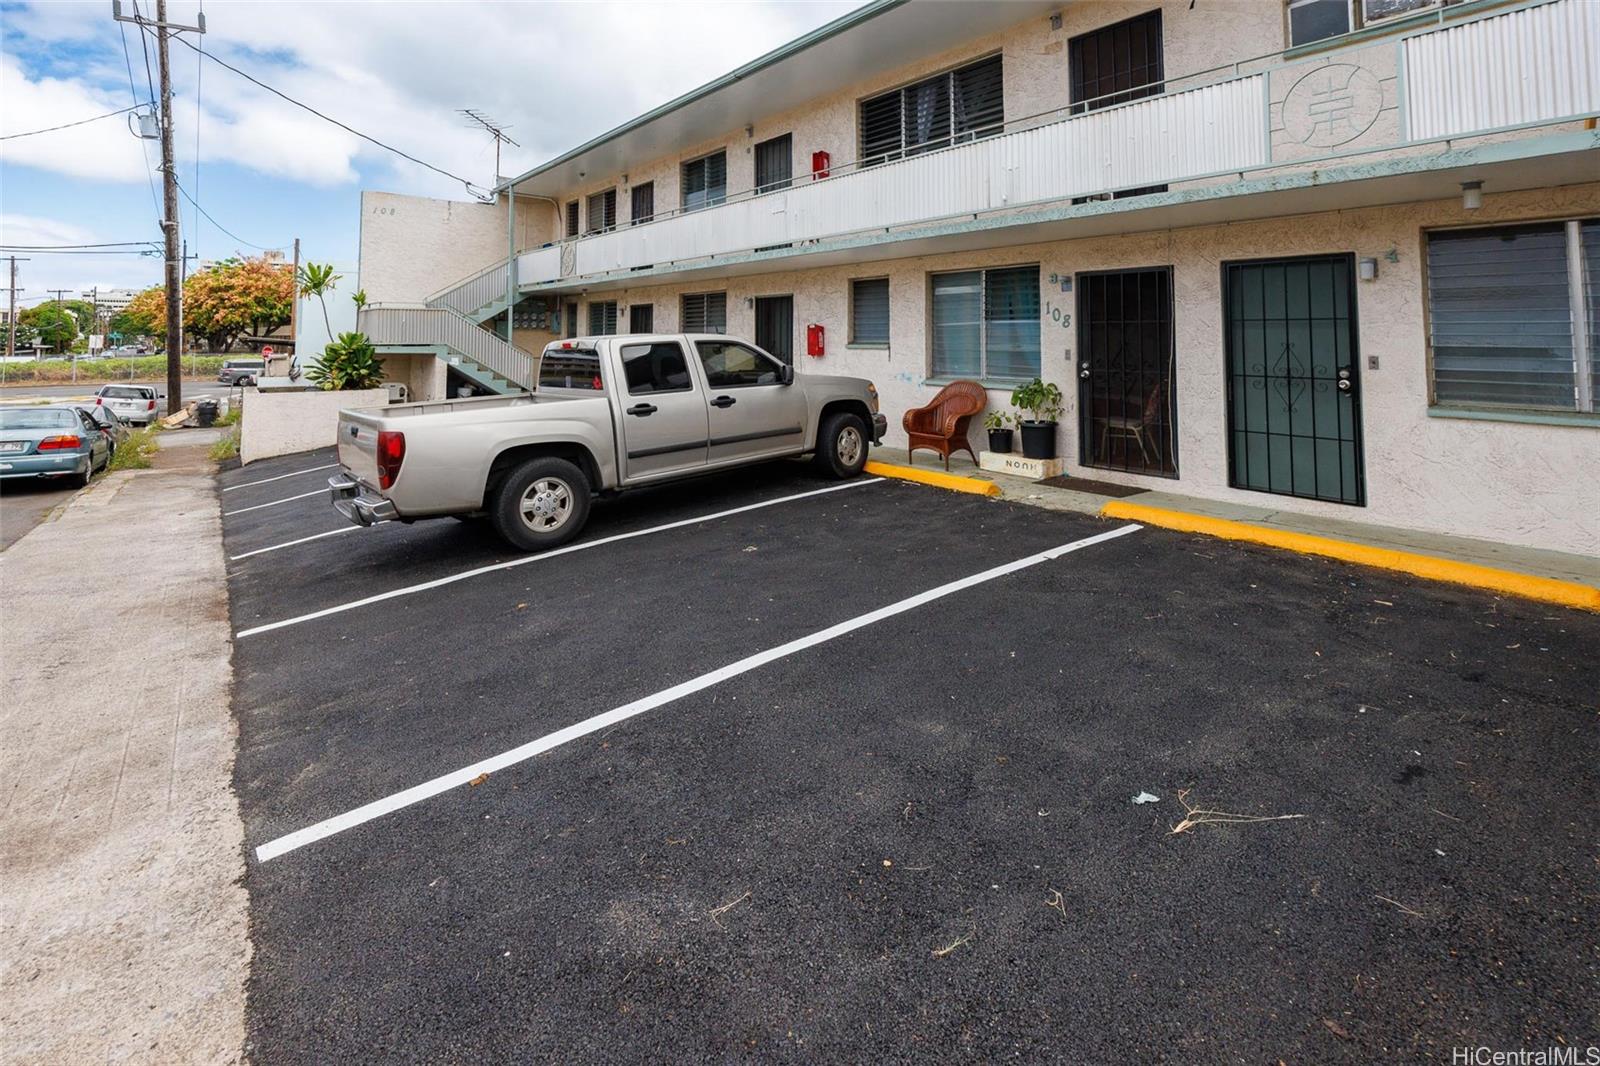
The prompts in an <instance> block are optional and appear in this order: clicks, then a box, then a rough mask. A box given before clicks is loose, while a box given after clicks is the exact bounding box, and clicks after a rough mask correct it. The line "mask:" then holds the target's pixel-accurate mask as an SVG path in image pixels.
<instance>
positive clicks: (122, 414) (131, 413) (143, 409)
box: [94, 385, 167, 426]
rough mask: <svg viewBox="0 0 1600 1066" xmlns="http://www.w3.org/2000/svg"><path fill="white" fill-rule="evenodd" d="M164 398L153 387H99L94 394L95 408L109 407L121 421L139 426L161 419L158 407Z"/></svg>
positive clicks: (161, 393)
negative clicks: (135, 423)
mask: <svg viewBox="0 0 1600 1066" xmlns="http://www.w3.org/2000/svg"><path fill="white" fill-rule="evenodd" d="M166 398H167V394H166V393H164V392H162V391H161V390H160V389H158V388H156V387H155V386H154V385H101V386H100V389H99V391H98V392H96V393H95V394H94V402H95V405H96V406H99V407H109V408H111V413H112V414H114V415H116V416H117V417H119V418H121V419H122V420H123V421H125V422H137V423H138V424H139V425H141V426H146V425H149V424H150V423H151V422H154V421H155V420H156V419H158V418H160V417H161V412H160V411H159V410H158V406H159V404H160V401H162V400H164V399H166Z"/></svg>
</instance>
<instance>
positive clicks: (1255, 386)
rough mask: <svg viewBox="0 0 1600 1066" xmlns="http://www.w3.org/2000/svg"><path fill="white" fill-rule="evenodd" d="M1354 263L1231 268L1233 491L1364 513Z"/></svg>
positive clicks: (1338, 259)
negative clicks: (1334, 505)
mask: <svg viewBox="0 0 1600 1066" xmlns="http://www.w3.org/2000/svg"><path fill="white" fill-rule="evenodd" d="M1354 265H1355V263H1354V259H1353V258H1352V257H1351V256H1348V255H1336V256H1321V257H1314V258H1306V259H1272V260H1259V261H1255V262H1249V263H1224V264H1223V267H1222V299H1223V306H1224V307H1225V309H1226V315H1227V350H1228V483H1229V484H1230V485H1232V486H1233V487H1234V488H1240V489H1253V490H1255V491H1257V492H1273V493H1278V494H1280V495H1284V496H1302V497H1305V498H1307V499H1313V500H1328V501H1330V502H1333V503H1348V504H1357V505H1361V504H1365V503H1366V480H1365V475H1364V473H1363V461H1362V456H1361V387H1360V375H1359V374H1358V373H1357V360H1358V358H1359V352H1358V351H1357V345H1356V300H1355V289H1354V288H1353V287H1352V284H1351V274H1352V272H1353V270H1352V268H1353V267H1354Z"/></svg>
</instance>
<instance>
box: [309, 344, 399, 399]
mask: <svg viewBox="0 0 1600 1066" xmlns="http://www.w3.org/2000/svg"><path fill="white" fill-rule="evenodd" d="M306 377H308V378H310V379H311V380H312V381H314V382H316V384H317V385H318V386H319V387H320V388H322V389H324V390H326V391H329V392H334V391H339V390H344V389H375V388H377V387H378V386H379V385H382V384H383V360H381V359H379V358H378V357H377V349H375V348H373V346H372V342H371V341H370V340H368V339H367V335H366V334H364V333H341V334H339V337H338V339H337V340H335V341H333V342H331V343H330V344H329V345H328V346H327V347H326V348H324V349H323V350H322V358H321V359H320V360H318V361H317V362H316V363H314V364H313V365H312V366H311V367H310V368H309V369H307V370H306Z"/></svg>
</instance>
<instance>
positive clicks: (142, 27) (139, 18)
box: [133, 0, 156, 110]
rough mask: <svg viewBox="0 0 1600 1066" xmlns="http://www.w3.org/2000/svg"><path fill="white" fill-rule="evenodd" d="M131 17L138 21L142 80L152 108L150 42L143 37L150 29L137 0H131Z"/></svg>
mask: <svg viewBox="0 0 1600 1066" xmlns="http://www.w3.org/2000/svg"><path fill="white" fill-rule="evenodd" d="M133 17H134V19H135V20H137V21H138V26H139V47H140V48H142V49H144V80H145V83H146V84H147V85H148V86H149V87H150V107H151V109H152V110H154V108H155V106H156V79H155V76H154V75H152V74H151V73H150V42H149V41H147V40H145V39H144V38H145V34H147V33H149V32H150V29H149V27H147V26H146V25H145V24H144V16H142V15H140V14H139V0H133Z"/></svg>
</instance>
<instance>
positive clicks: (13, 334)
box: [0, 255, 32, 381]
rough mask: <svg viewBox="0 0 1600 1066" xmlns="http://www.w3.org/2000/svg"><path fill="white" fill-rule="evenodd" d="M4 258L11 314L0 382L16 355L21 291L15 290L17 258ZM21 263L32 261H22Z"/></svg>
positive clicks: (7, 320) (7, 323) (11, 256)
mask: <svg viewBox="0 0 1600 1066" xmlns="http://www.w3.org/2000/svg"><path fill="white" fill-rule="evenodd" d="M6 258H7V259H9V260H11V285H10V287H9V289H8V290H7V291H8V292H10V294H11V314H10V317H8V318H7V319H6V361H5V365H4V366H0V381H4V380H5V367H9V366H10V365H11V360H12V359H14V358H16V355H17V293H19V292H21V291H22V290H21V289H19V288H17V257H16V256H14V255H8V256H6ZM22 262H24V263H28V262H32V260H29V259H23V260H22Z"/></svg>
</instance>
